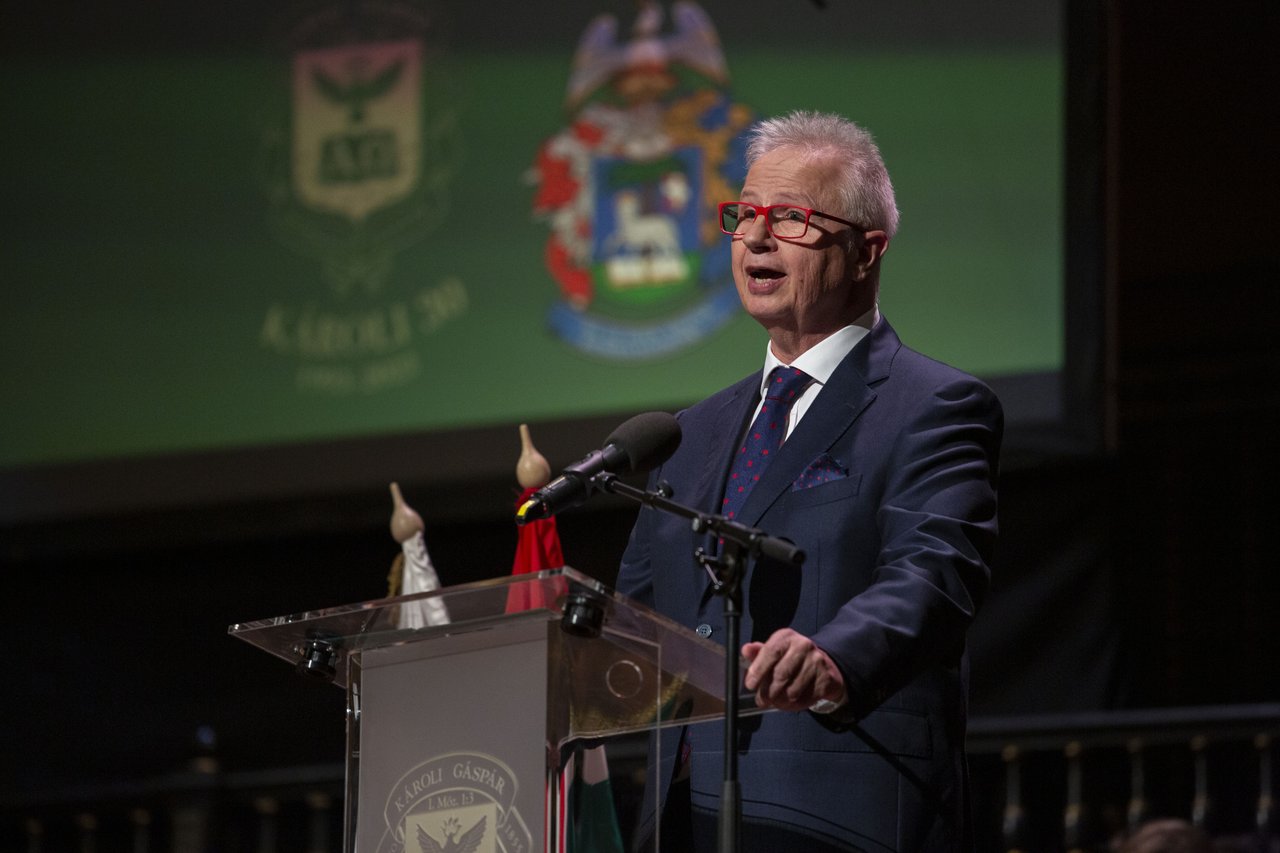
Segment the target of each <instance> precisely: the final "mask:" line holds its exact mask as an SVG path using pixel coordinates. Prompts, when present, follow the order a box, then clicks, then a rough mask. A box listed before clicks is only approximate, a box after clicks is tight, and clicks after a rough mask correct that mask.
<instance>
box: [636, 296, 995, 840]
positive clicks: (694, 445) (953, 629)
mask: <svg viewBox="0 0 1280 853" xmlns="http://www.w3.org/2000/svg"><path fill="white" fill-rule="evenodd" d="M760 379H761V377H760V374H759V373H756V374H753V375H751V376H749V377H747V378H745V379H743V380H742V381H740V382H738V383H737V384H735V385H733V386H731V387H729V388H726V389H725V390H723V391H721V392H719V393H717V394H715V395H714V396H712V397H710V398H708V399H707V400H704V401H703V402H701V403H698V404H697V405H695V406H693V407H691V408H689V409H687V410H685V411H684V412H681V413H680V415H679V419H680V424H681V428H682V432H683V439H682V442H681V445H680V448H679V449H678V451H677V452H676V453H675V455H673V456H672V457H671V459H670V460H668V461H667V462H666V463H665V464H664V465H663V466H662V467H661V469H659V470H658V471H655V472H654V474H653V476H652V482H655V483H656V482H657V481H658V480H666V481H667V482H668V483H670V484H671V485H672V486H673V487H674V490H675V495H674V499H675V500H677V501H679V502H681V503H684V504H688V505H691V506H694V507H696V508H698V509H700V510H703V511H706V512H716V511H717V508H718V507H719V506H720V501H721V498H722V495H723V490H724V482H725V479H726V477H727V476H728V471H729V465H730V460H731V456H732V453H733V450H734V449H735V447H736V445H737V443H738V440H739V437H740V434H741V432H742V430H743V429H744V428H745V425H746V423H747V421H748V419H749V417H750V416H751V414H752V412H753V411H754V408H755V404H756V402H757V400H758V399H759V387H760ZM1001 431H1002V413H1001V409H1000V405H999V402H998V401H997V400H996V398H995V396H994V395H993V394H992V393H991V391H990V390H989V389H988V388H987V387H986V386H985V385H983V384H982V383H981V382H979V381H978V380H976V379H974V378H973V377H971V376H968V375H966V374H964V373H962V372H960V371H958V370H955V369H954V368H951V367H948V366H946V365H944V364H941V363H939V362H936V361H933V360H931V359H928V358H926V357H924V356H922V355H920V354H919V353H916V352H914V351H912V350H911V349H908V348H907V347H905V346H903V345H902V343H901V341H899V339H898V336H897V335H896V334H895V333H894V331H893V329H892V328H891V327H890V326H889V324H888V322H887V321H885V320H883V319H882V320H881V321H880V322H879V323H878V324H877V325H876V327H875V328H874V329H873V330H872V331H871V332H870V333H869V334H868V335H867V336H866V337H865V338H863V340H862V341H860V342H859V343H858V345H857V346H855V347H854V348H853V350H851V351H850V353H849V354H848V356H846V357H845V359H844V360H843V361H842V362H841V363H840V365H839V366H838V367H837V368H836V370H835V372H834V373H833V374H832V376H831V378H830V380H829V381H828V382H827V383H826V385H825V386H824V387H823V388H822V390H821V392H820V393H819V395H818V396H817V398H816V399H815V400H814V402H813V404H812V406H811V407H810V409H809V410H808V412H807V413H806V414H805V416H804V418H803V419H802V420H801V421H800V423H799V425H798V426H797V427H796V428H795V430H794V432H793V433H792V435H791V436H790V437H789V438H788V439H787V441H786V442H785V443H784V444H783V446H782V448H781V449H780V450H779V451H778V453H777V455H776V456H775V457H774V460H773V461H772V462H771V463H770V464H769V466H768V468H767V469H766V470H765V472H764V474H763V475H762V476H761V479H760V481H759V482H758V483H757V484H756V485H755V487H754V489H753V491H752V492H751V494H750V495H749V497H748V499H747V501H746V503H745V505H744V506H743V509H742V512H741V514H740V516H739V519H738V520H739V521H741V522H743V523H745V524H748V525H751V526H755V527H759V528H762V529H763V530H765V531H766V532H767V533H769V534H771V535H773V536H781V537H785V538H787V539H790V540H792V541H793V542H795V544H797V545H798V546H800V547H801V548H803V549H804V551H805V552H806V554H807V559H806V561H805V563H804V565H803V566H801V567H798V568H797V567H792V566H787V565H782V564H779V563H774V562H770V561H769V560H767V559H764V558H762V559H761V560H760V562H758V563H757V564H756V565H755V566H754V567H752V569H751V571H750V573H749V574H748V576H747V578H746V580H745V583H744V595H745V602H744V611H745V612H744V614H743V620H742V639H743V641H746V640H748V639H754V640H765V639H767V638H768V637H769V636H770V635H771V634H772V633H773V632H774V631H775V630H777V629H779V628H784V627H788V626H789V627H791V628H793V629H795V630H796V631H798V632H800V633H801V634H805V635H807V636H809V637H811V638H812V639H813V640H814V641H815V642H816V643H817V645H818V646H819V647H820V648H822V649H823V650H824V651H826V652H827V653H828V654H829V655H830V656H831V658H832V659H833V660H834V661H835V663H836V665H837V666H838V667H839V668H840V671H841V673H842V674H843V676H844V679H845V683H846V685H847V688H848V694H849V699H848V703H847V704H846V706H845V707H844V708H842V709H841V710H840V711H839V712H837V713H836V714H835V715H832V716H828V717H823V716H819V715H815V714H812V713H808V712H805V713H784V712H774V713H770V714H766V715H763V716H759V717H754V718H749V719H746V720H744V721H743V724H742V727H743V731H742V733H741V739H740V745H739V771H740V777H741V784H742V798H743V817H744V820H746V821H748V822H762V823H769V824H775V825H786V826H791V827H796V828H797V831H798V832H800V833H802V834H805V833H807V834H808V835H809V836H812V837H818V838H822V839H824V840H827V841H834V842H836V843H837V844H841V845H846V846H848V847H850V848H851V849H864V850H874V851H881V850H894V851H907V850H960V849H965V848H966V847H967V846H968V845H969V843H970V841H969V836H970V834H971V833H970V831H969V830H970V826H969V815H968V808H969V806H968V796H967V791H966V784H967V782H966V771H965V763H964V751H963V749H964V732H965V718H966V708H965V703H966V680H967V678H966V663H965V632H966V630H967V628H968V626H969V624H970V622H971V620H972V619H973V617H974V614H975V612H976V611H977V609H978V606H979V603H980V602H981V600H982V597H983V594H984V592H985V590H986V587H987V583H988V579H989V570H988V565H989V563H990V559H991V554H992V549H993V547H994V545H995V540H996V467H997V457H998V454H999V447H1000V439H1001ZM814 472H818V473H819V474H820V476H813V475H814ZM815 482H816V483H817V485H812V484H813V483H815ZM707 544H710V543H708V542H706V541H705V538H704V537H701V536H699V535H697V534H694V533H692V532H691V531H690V529H689V524H688V522H687V521H685V520H683V519H680V518H677V517H675V516H671V515H668V514H663V513H659V512H658V511H656V510H652V509H647V508H646V509H642V510H641V511H640V515H639V517H638V519H637V522H636V526H635V529H634V530H633V532H632V536H631V541H630V543H629V544H628V547H627V550H626V553H625V555H624V557H623V562H622V566H621V569H620V571H619V576H618V589H619V590H620V591H621V592H623V593H626V594H627V595H630V596H632V597H634V598H636V599H638V600H639V601H641V602H643V603H646V604H649V605H650V606H652V607H654V608H655V609H657V610H658V611H660V612H662V613H665V614H666V615H668V616H670V617H672V618H674V619H675V620H677V621H679V622H681V623H683V624H685V625H687V626H689V627H690V628H694V627H696V626H699V625H706V626H710V629H711V636H712V638H713V639H714V638H720V639H721V641H722V642H723V627H724V626H723V620H722V604H721V599H720V598H719V597H718V596H715V595H712V594H711V593H710V590H709V583H708V576H707V574H706V572H705V571H704V570H703V569H702V568H700V567H699V566H698V565H697V563H696V562H695V560H694V558H693V554H694V550H695V548H696V547H697V546H698V545H707ZM704 630H705V629H704ZM677 740H678V738H675V737H667V738H664V744H667V745H668V746H669V750H668V751H669V752H673V750H674V743H675V742H676V741H677ZM691 741H692V750H693V751H692V756H691V774H692V775H691V797H692V801H693V805H694V807H695V808H703V809H708V810H711V811H715V810H716V809H718V799H719V792H720V788H721V779H722V773H723V770H722V764H723V750H722V745H723V730H722V729H721V728H720V727H719V726H718V724H706V725H701V726H697V727H695V728H694V729H693V730H692V731H691ZM673 758H674V755H673V754H669V755H667V756H664V763H663V766H664V767H665V768H670V767H671V766H672V763H671V762H672V759H673ZM656 781H657V783H658V784H660V785H662V789H663V790H662V796H663V797H665V790H666V787H667V785H668V784H669V779H659V780H656ZM647 800H651V798H647ZM651 819H652V815H651V814H643V815H642V816H641V821H642V824H643V822H645V821H647V820H651Z"/></svg>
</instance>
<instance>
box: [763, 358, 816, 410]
mask: <svg viewBox="0 0 1280 853" xmlns="http://www.w3.org/2000/svg"><path fill="white" fill-rule="evenodd" d="M811 381H812V377H810V376H809V374H807V373H805V372H804V371H803V370H797V369H796V368H794V367H775V368H774V369H773V370H772V371H770V372H769V381H768V383H766V387H765V391H764V396H765V399H766V400H777V401H778V402H781V403H785V404H786V405H788V406H789V405H791V404H792V403H794V402H795V400H796V397H798V396H799V395H800V392H801V391H803V390H804V388H805V386H806V385H808V384H809V383H810V382H811Z"/></svg>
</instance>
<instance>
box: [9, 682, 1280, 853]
mask: <svg viewBox="0 0 1280 853" xmlns="http://www.w3.org/2000/svg"><path fill="white" fill-rule="evenodd" d="M1278 741H1280V704H1277V705H1234V706H1218V707H1200V708H1170V709H1160V710H1143V711H1110V712H1098V713H1086V714H1070V715H1035V716H1021V717H983V718H976V719H974V720H972V721H971V724H970V734H969V753H970V773H971V776H972V779H973V788H974V793H975V798H974V813H975V819H976V821H977V826H978V842H979V850H981V851H984V853H985V851H1000V853H1009V851H1025V853H1040V851H1045V853H1072V852H1073V851H1106V850H1109V849H1114V846H1115V845H1116V844H1117V843H1118V839H1122V838H1123V837H1124V836H1126V835H1127V834H1129V833H1132V832H1133V831H1135V830H1136V829H1137V828H1139V827H1140V826H1142V825H1143V824H1145V823H1146V822H1148V821H1150V820H1153V819H1156V818H1178V819H1180V820H1183V821H1185V822H1186V823H1187V824H1189V825H1192V826H1195V827H1198V828H1200V829H1201V830H1203V831H1204V832H1206V833H1208V834H1209V835H1211V836H1213V837H1215V838H1217V839H1219V840H1220V841H1221V842H1223V844H1224V847H1223V849H1229V850H1231V851H1256V853H1280V815H1278V814H1277V804H1276V796H1275V794H1276V787H1275V786H1276V781H1277V780H1276V775H1275V766H1276V751H1277V746H1276V744H1277V742H1278ZM622 746H623V748H621V749H617V750H615V749H613V748H612V747H611V750H610V760H611V763H615V764H616V765H618V766H619V767H621V768H622V769H624V770H626V769H627V768H630V769H631V770H633V771H634V772H624V773H622V774H617V773H615V777H614V778H615V779H621V780H624V781H623V784H621V785H615V790H614V794H615V796H616V797H617V798H618V799H619V800H620V801H622V805H624V806H625V805H626V803H627V801H628V798H638V796H639V791H638V784H639V783H638V781H637V780H638V778H639V776H640V774H642V772H643V768H644V760H643V759H644V757H643V754H642V744H640V743H638V742H637V743H633V744H629V745H628V744H624V745H622ZM627 780H630V782H628V781H627ZM342 796H343V769H342V764H341V763H333V764H324V765H316V766H306V767H292V768H283V769H279V770H266V771H253V772H223V771H220V770H219V768H218V767H217V765H216V762H215V761H214V760H213V759H212V758H202V759H199V760H197V761H195V762H193V763H192V764H191V766H190V767H189V768H187V769H185V770H183V771H182V772H179V773H175V774H173V775H170V776H165V777H162V778H158V779H152V780H148V781H146V782H143V783H132V782H117V783H111V784H105V785H97V786H89V787H81V788H75V789H68V790H65V791H60V792H57V793H55V794H53V795H49V796H42V797H39V798H31V799H26V800H17V801H10V802H5V803H0V849H2V850H25V851H27V853H63V851H67V853H115V851H121V853H124V851H128V853H213V851H216V853H224V851H225V853H340V851H341V847H342V837H343V835H342V813H343V809H342ZM629 811H630V810H629V809H627V808H620V809H619V815H620V818H621V819H624V820H625V816H626V815H627V814H628V812H629ZM625 828H626V827H625V826H624V827H623V829H624V831H625ZM1228 844H1229V845H1230V846H1226V845H1228Z"/></svg>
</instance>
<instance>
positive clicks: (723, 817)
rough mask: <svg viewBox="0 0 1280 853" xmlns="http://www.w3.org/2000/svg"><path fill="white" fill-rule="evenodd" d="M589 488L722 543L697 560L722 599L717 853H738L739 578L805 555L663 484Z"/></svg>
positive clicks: (598, 478) (598, 483)
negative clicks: (765, 563) (753, 565)
mask: <svg viewBox="0 0 1280 853" xmlns="http://www.w3.org/2000/svg"><path fill="white" fill-rule="evenodd" d="M591 483H592V485H593V486H595V487H597V488H599V489H601V490H603V491H606V492H609V493H610V494H615V495H621V496H622V497H625V498H629V499H631V500H633V501H636V502H637V503H639V504H641V505H643V506H647V507H651V508H653V509H657V510H661V511H663V512H667V513H671V514H672V515H677V516H680V517H682V518H687V519H689V520H690V521H691V522H692V527H693V532H694V533H711V534H714V535H715V536H717V537H718V538H719V539H720V540H721V542H722V543H723V547H722V548H721V550H720V555H719V556H718V557H712V556H709V555H707V554H706V553H705V552H704V551H703V550H702V549H701V548H699V549H697V552H696V553H695V555H694V556H695V557H696V559H697V560H698V562H699V563H701V564H702V565H703V566H704V567H706V568H707V569H709V570H711V571H712V573H713V575H714V576H715V578H716V584H715V592H716V594H717V595H721V596H723V597H724V625H725V654H724V784H723V788H722V790H721V796H720V822H719V833H718V841H719V853H737V851H738V849H739V839H740V837H741V834H742V787H741V785H740V783H739V782H738V682H739V679H740V675H739V669H740V667H739V663H738V654H739V651H738V650H739V648H740V646H741V642H740V634H741V632H742V578H743V576H744V575H745V574H746V566H747V561H748V560H755V559H758V558H759V557H760V555H762V554H763V555H764V556H766V557H770V558H772V559H774V560H780V561H782V562H787V563H791V564H793V565H797V566H798V565H800V564H801V563H803V562H804V556H805V555H804V551H803V550H802V549H800V548H797V547H796V546H795V545H793V544H792V543H790V542H788V541H786V540H785V539H779V538H777V537H774V536H770V535H768V534H767V533H765V532H764V531H763V530H759V529H757V528H754V527H747V526H746V525H745V524H740V523H738V522H736V521H731V520H729V519H727V518H725V517H724V516H723V515H711V514H710V513H705V512H699V511H698V510H695V509H693V508H692V507H688V506H685V505H684V504H680V503H676V502H675V501H673V500H671V496H672V492H671V487H670V486H669V485H667V484H666V483H662V484H660V485H659V486H658V491H656V492H650V491H646V490H644V489H637V488H636V487H634V486H631V485H628V484H627V483H623V482H622V481H620V480H619V479H618V476H617V475H616V474H611V473H608V472H604V473H600V474H597V475H595V476H594V477H592V478H591Z"/></svg>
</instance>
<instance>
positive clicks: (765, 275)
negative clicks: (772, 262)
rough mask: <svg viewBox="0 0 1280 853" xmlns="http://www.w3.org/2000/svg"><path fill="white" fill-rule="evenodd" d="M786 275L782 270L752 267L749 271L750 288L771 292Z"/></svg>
mask: <svg viewBox="0 0 1280 853" xmlns="http://www.w3.org/2000/svg"><path fill="white" fill-rule="evenodd" d="M785 276H786V273H784V272H782V271H781V270H775V269H769V268H767V267H752V268H751V269H748V270H747V279H748V282H747V283H748V286H749V287H751V289H752V290H756V289H759V290H769V289H770V288H772V287H773V286H774V284H775V283H776V282H777V281H778V280H779V279H781V278H784V277H785Z"/></svg>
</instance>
